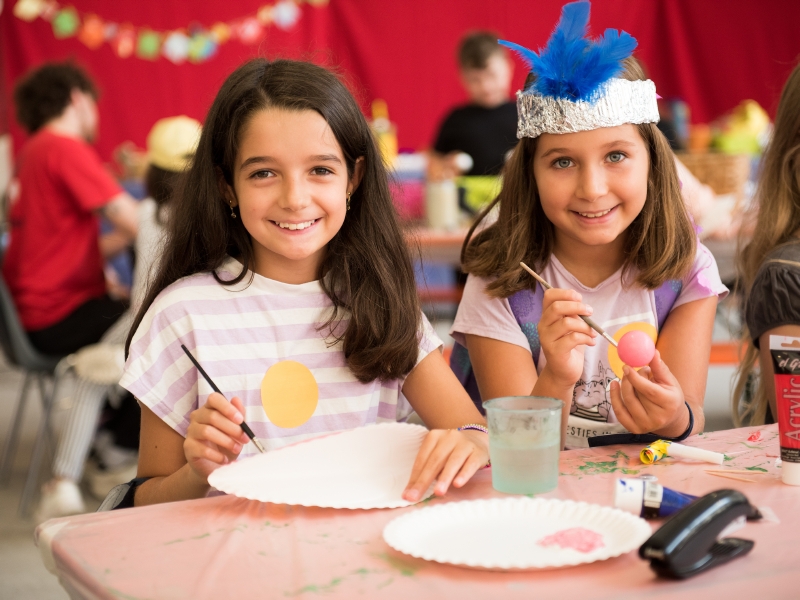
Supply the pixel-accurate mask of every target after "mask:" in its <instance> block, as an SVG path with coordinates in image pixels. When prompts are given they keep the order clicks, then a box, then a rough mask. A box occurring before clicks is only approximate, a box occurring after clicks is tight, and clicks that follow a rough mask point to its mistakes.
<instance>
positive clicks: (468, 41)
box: [430, 31, 517, 179]
mask: <svg viewBox="0 0 800 600" xmlns="http://www.w3.org/2000/svg"><path fill="white" fill-rule="evenodd" d="M458 64H459V70H460V72H461V83H462V84H463V86H464V89H465V90H466V92H467V94H468V96H469V103H468V104H465V105H463V106H458V107H456V108H454V109H453V110H452V111H451V112H450V114H448V115H447V117H446V118H445V119H444V121H443V122H442V124H441V126H440V128H439V134H438V135H437V137H436V142H435V144H434V147H433V150H434V152H432V153H431V154H432V155H431V168H430V176H431V177H432V178H433V179H441V178H443V177H442V175H444V177H450V176H453V175H456V174H463V175H470V176H471V175H498V174H499V173H500V171H501V170H502V168H503V164H504V163H505V158H506V154H508V152H509V151H510V150H511V149H512V148H513V147H514V146H515V145H516V143H517V106H516V103H515V102H514V101H513V100H510V99H509V97H510V95H511V78H512V75H513V74H514V67H513V63H512V62H511V61H510V60H509V59H508V56H507V55H506V51H505V48H503V47H502V46H499V45H498V44H497V36H496V35H495V34H493V33H491V32H488V31H478V32H475V33H471V34H469V35H467V36H466V37H464V38H463V39H462V41H461V44H460V46H459V49H458ZM461 152H463V153H465V154H468V155H469V156H470V157H471V158H472V167H471V168H470V169H469V170H467V171H465V172H461V169H458V168H457V167H456V164H455V162H456V161H455V160H454V158H455V156H456V155H457V154H458V153H461ZM442 170H445V171H451V172H450V173H444V174H442V173H441V171H442Z"/></svg>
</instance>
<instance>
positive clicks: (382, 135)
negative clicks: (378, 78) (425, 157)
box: [370, 99, 397, 167]
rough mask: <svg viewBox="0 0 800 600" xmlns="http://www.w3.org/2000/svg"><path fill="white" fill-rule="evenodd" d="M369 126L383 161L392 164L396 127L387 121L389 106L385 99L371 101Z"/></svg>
mask: <svg viewBox="0 0 800 600" xmlns="http://www.w3.org/2000/svg"><path fill="white" fill-rule="evenodd" d="M370 127H371V128H372V133H373V134H374V135H375V139H376V140H377V142H378V147H379V148H380V150H381V156H382V157H383V161H384V162H385V163H386V165H387V166H388V167H392V166H394V163H395V160H396V159H397V127H396V126H395V124H394V123H392V122H391V121H389V108H388V107H387V106H386V101H385V100H381V99H376V100H373V101H372V122H371V123H370Z"/></svg>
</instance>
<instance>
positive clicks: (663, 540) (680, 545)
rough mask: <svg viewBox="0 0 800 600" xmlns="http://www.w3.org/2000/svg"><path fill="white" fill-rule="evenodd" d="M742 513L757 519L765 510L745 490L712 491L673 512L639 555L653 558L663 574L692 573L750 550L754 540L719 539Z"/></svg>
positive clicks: (652, 562)
mask: <svg viewBox="0 0 800 600" xmlns="http://www.w3.org/2000/svg"><path fill="white" fill-rule="evenodd" d="M742 516H743V517H745V518H747V519H748V520H755V519H760V518H761V513H759V512H758V509H757V508H755V507H753V506H752V505H751V504H750V502H749V501H748V500H747V498H746V497H745V496H744V494H742V493H741V492H737V491H736V490H718V491H716V492H711V493H710V494H707V495H705V496H703V497H701V498H698V499H697V500H695V501H694V502H692V503H691V504H690V505H689V506H687V507H685V508H683V509H681V510H680V511H678V512H676V513H675V514H674V515H672V516H671V517H670V518H669V519H668V520H667V521H666V522H665V523H664V525H662V526H661V528H660V529H659V530H658V531H656V532H655V533H654V534H653V535H652V536H651V537H650V539H648V540H647V541H646V542H645V543H644V544H643V545H642V547H641V548H639V556H641V557H642V558H644V559H645V560H650V567H651V568H652V569H653V570H654V571H655V572H656V573H658V574H659V575H661V576H663V577H670V578H673V579H686V578H688V577H692V576H694V575H697V574H698V573H702V572H703V571H706V570H708V569H711V568H712V567H716V566H717V565H721V564H723V563H726V562H728V561H729V560H733V559H734V558H736V557H737V556H744V555H745V554H747V553H748V552H750V550H751V549H752V548H753V542H752V541H750V540H742V539H738V538H725V539H721V540H719V539H717V538H718V537H719V535H720V533H721V532H722V531H723V530H724V529H725V528H726V527H727V526H728V525H729V524H730V523H731V521H733V520H734V519H737V518H739V517H742Z"/></svg>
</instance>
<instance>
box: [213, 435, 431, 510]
mask: <svg viewBox="0 0 800 600" xmlns="http://www.w3.org/2000/svg"><path fill="white" fill-rule="evenodd" d="M427 432H428V431H427V429H425V428H424V427H421V426H419V425H408V424H405V423H379V424H377V425H369V426H367V427H359V428H358V429H353V430H351V431H344V432H341V433H335V434H332V435H327V436H324V437H320V438H315V439H312V440H308V441H304V442H300V443H297V444H293V445H291V446H286V447H285V448H281V449H280V450H273V451H271V452H267V453H265V454H258V455H256V456H252V457H250V458H246V459H243V460H241V461H237V462H235V463H233V464H230V465H225V466H224V467H220V468H219V469H217V470H216V471H214V472H213V473H211V475H210V476H209V478H208V483H209V484H211V485H212V486H213V487H215V488H217V489H218V490H220V491H223V492H226V493H228V494H233V495H234V496H239V497H241V498H249V499H251V500H260V501H262V502H274V503H276V504H299V505H301V506H320V507H326V508H353V509H356V508H397V507H400V506H410V505H411V504H414V503H413V502H408V501H406V500H403V498H402V493H403V490H404V489H405V487H406V485H407V484H408V479H409V477H410V476H411V468H412V467H413V466H414V459H415V458H416V456H417V451H418V450H419V447H420V445H421V444H422V440H423V438H424V437H425V435H426V434H427ZM432 493H433V486H431V488H430V489H429V490H428V493H427V495H425V496H423V498H420V500H424V499H425V498H427V497H429V496H430V495H431V494H432Z"/></svg>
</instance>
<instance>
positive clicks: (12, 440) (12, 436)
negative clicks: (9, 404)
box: [0, 371, 33, 486]
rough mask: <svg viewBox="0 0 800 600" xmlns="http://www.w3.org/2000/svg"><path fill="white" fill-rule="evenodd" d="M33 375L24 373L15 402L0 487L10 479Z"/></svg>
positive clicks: (0, 467) (0, 474)
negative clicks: (23, 379) (17, 398)
mask: <svg viewBox="0 0 800 600" xmlns="http://www.w3.org/2000/svg"><path fill="white" fill-rule="evenodd" d="M32 377H33V374H32V373H31V372H30V371H27V372H26V373H25V381H23V383H22V391H21V392H20V394H19V400H17V408H16V409H15V411H14V422H13V423H12V425H11V429H10V430H9V432H8V437H7V438H6V443H5V445H4V447H3V463H2V466H0V485H3V486H5V485H8V482H9V480H10V479H11V471H12V467H13V465H14V455H15V454H16V452H17V442H18V440H19V430H20V427H21V426H22V415H23V414H24V413H25V403H26V402H27V401H28V388H29V387H30V383H31V378H32Z"/></svg>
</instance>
